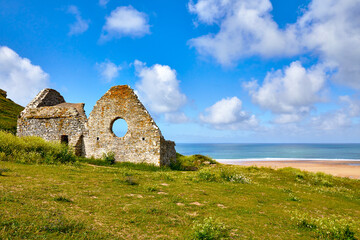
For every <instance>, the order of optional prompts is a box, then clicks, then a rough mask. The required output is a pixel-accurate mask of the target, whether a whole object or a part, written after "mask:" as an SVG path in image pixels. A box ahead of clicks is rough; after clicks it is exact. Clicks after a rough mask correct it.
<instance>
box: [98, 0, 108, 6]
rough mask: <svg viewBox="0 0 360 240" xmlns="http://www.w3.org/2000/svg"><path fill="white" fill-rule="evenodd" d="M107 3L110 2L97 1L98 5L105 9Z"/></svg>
mask: <svg viewBox="0 0 360 240" xmlns="http://www.w3.org/2000/svg"><path fill="white" fill-rule="evenodd" d="M109 2H110V0H99V5H100V6H102V7H106V5H107V4H108V3H109Z"/></svg>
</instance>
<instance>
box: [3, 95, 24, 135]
mask: <svg viewBox="0 0 360 240" xmlns="http://www.w3.org/2000/svg"><path fill="white" fill-rule="evenodd" d="M0 91H1V89H0ZM23 109H24V108H23V107H22V106H20V105H18V104H16V103H14V102H13V101H11V100H10V99H7V98H5V97H4V96H3V95H1V94H0V130H4V131H8V132H11V133H12V134H16V121H17V116H18V115H19V114H20V112H21V111H22V110H23Z"/></svg>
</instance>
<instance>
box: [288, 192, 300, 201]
mask: <svg viewBox="0 0 360 240" xmlns="http://www.w3.org/2000/svg"><path fill="white" fill-rule="evenodd" d="M289 201H293V202H300V199H299V198H298V197H296V196H294V195H293V194H291V193H290V194H289Z"/></svg>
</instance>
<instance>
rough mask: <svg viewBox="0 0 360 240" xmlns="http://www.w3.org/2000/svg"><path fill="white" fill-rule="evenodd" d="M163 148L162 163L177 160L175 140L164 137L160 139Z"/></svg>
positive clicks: (168, 163) (166, 163) (161, 153)
mask: <svg viewBox="0 0 360 240" xmlns="http://www.w3.org/2000/svg"><path fill="white" fill-rule="evenodd" d="M160 143H161V150H160V155H161V156H160V159H161V160H160V161H161V165H167V166H168V165H170V163H171V161H176V150H175V142H173V141H166V140H165V139H164V138H163V137H162V138H161V140H160Z"/></svg>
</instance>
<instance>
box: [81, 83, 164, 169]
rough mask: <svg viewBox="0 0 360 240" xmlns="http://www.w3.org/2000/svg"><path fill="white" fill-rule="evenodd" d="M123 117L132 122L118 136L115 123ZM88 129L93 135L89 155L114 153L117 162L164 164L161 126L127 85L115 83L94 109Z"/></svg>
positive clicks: (86, 140)
mask: <svg viewBox="0 0 360 240" xmlns="http://www.w3.org/2000/svg"><path fill="white" fill-rule="evenodd" d="M119 118H121V119H124V120H125V121H126V123H127V125H128V131H127V133H126V134H125V136H124V137H117V136H116V135H115V134H114V133H113V132H112V124H113V123H114V121H115V120H117V119H119ZM87 129H88V130H89V134H88V137H87V138H86V139H85V146H86V156H88V157H90V156H94V157H97V158H99V157H102V155H103V153H109V152H113V153H115V158H116V161H130V162H135V163H140V162H146V163H151V164H155V165H163V164H162V161H161V150H160V146H161V138H163V137H162V135H161V132H160V129H159V128H158V126H157V125H156V124H155V122H154V121H153V119H152V118H151V116H150V114H149V113H148V112H147V110H146V109H145V107H144V106H143V105H142V103H141V102H140V101H139V99H138V97H137V96H136V94H135V93H134V91H133V90H132V89H131V88H130V87H129V86H127V85H123V86H115V87H112V88H111V89H110V90H109V91H108V92H106V94H105V95H104V96H103V97H102V98H101V99H100V100H99V101H98V102H97V103H96V105H95V107H94V109H93V111H92V112H91V114H90V116H89V119H88V122H87ZM164 163H167V161H164Z"/></svg>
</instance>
